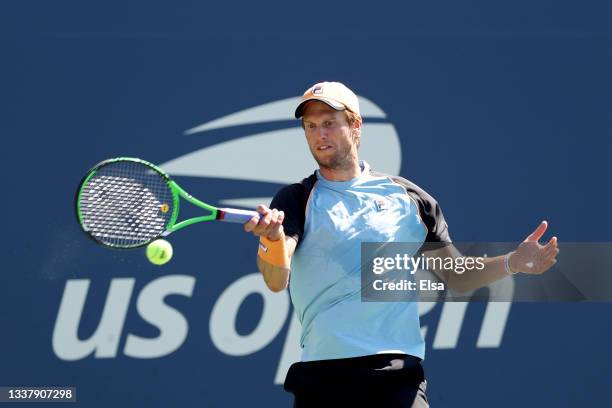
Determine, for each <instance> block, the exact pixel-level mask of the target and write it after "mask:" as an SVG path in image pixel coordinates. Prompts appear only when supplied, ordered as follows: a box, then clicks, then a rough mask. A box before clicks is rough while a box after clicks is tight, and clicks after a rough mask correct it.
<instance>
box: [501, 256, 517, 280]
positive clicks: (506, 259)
mask: <svg viewBox="0 0 612 408" xmlns="http://www.w3.org/2000/svg"><path fill="white" fill-rule="evenodd" d="M511 253H512V252H510V253H508V254H506V255H505V256H504V267H505V268H506V273H507V274H508V275H516V274H517V273H518V271H517V272H513V271H512V269H510V254H511Z"/></svg>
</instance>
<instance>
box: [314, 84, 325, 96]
mask: <svg viewBox="0 0 612 408" xmlns="http://www.w3.org/2000/svg"><path fill="white" fill-rule="evenodd" d="M312 93H313V94H314V95H319V94H322V93H323V86H321V85H315V86H314V87H313V88H312Z"/></svg>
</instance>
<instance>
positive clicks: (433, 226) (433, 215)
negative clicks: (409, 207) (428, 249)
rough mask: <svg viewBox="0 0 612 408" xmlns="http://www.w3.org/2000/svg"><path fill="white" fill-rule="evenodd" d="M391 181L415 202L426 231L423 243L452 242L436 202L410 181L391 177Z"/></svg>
mask: <svg viewBox="0 0 612 408" xmlns="http://www.w3.org/2000/svg"><path fill="white" fill-rule="evenodd" d="M391 179H392V180H393V181H394V182H396V183H398V184H400V185H401V186H402V187H404V188H405V189H406V192H407V193H408V195H410V197H412V198H413V199H414V201H416V203H417V206H418V207H419V213H420V215H421V219H422V220H423V222H424V223H425V226H426V227H427V231H428V232H427V237H426V238H425V241H426V242H442V243H450V242H452V241H451V238H450V235H449V233H448V225H447V224H446V220H445V219H444V214H442V209H441V208H440V205H439V204H438V202H437V201H436V200H435V199H434V198H433V197H432V196H430V195H429V194H427V192H426V191H425V190H423V189H422V188H421V187H419V186H417V185H416V184H414V183H413V182H411V181H408V180H406V179H404V178H402V177H392V178H391Z"/></svg>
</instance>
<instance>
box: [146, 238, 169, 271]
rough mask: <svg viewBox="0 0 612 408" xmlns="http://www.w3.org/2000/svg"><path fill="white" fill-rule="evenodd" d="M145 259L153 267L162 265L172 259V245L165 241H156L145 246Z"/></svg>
mask: <svg viewBox="0 0 612 408" xmlns="http://www.w3.org/2000/svg"><path fill="white" fill-rule="evenodd" d="M147 259H148V260H149V261H150V262H151V263H152V264H155V265H163V264H165V263H166V262H168V261H169V260H170V259H172V245H170V243H169V242H168V241H166V240H165V239H158V240H155V241H153V242H151V243H150V244H149V245H147Z"/></svg>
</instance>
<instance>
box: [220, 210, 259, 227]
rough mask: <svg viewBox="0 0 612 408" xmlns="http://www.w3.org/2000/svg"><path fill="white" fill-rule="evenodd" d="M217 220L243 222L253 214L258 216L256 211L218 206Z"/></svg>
mask: <svg viewBox="0 0 612 408" xmlns="http://www.w3.org/2000/svg"><path fill="white" fill-rule="evenodd" d="M217 210H218V211H219V212H218V213H217V220H219V221H225V222H237V223H240V224H244V223H245V222H247V221H249V220H250V219H251V218H253V217H254V216H259V213H258V212H257V211H249V210H237V209H235V208H218V209H217Z"/></svg>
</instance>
